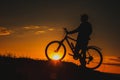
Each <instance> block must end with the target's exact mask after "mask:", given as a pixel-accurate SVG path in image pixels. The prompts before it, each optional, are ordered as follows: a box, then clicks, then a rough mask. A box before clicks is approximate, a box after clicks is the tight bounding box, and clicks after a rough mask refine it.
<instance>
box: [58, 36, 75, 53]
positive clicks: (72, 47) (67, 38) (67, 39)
mask: <svg viewBox="0 0 120 80" xmlns="http://www.w3.org/2000/svg"><path fill="white" fill-rule="evenodd" d="M69 39H70V40H73V41H77V40H75V39H73V38H71V37H69V36H68V35H67V34H66V35H65V37H64V38H63V39H62V40H61V41H60V43H61V44H63V42H64V41H65V40H66V42H67V44H68V45H69V47H70V49H71V50H72V52H73V53H74V46H72V44H71V43H70V42H69ZM60 46H61V45H59V47H58V49H59V48H60ZM58 49H57V50H58Z"/></svg>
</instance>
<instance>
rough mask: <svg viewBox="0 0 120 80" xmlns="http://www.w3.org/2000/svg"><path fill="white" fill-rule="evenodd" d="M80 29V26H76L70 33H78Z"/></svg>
mask: <svg viewBox="0 0 120 80" xmlns="http://www.w3.org/2000/svg"><path fill="white" fill-rule="evenodd" d="M79 30H80V27H78V28H76V29H74V30H72V31H69V32H68V34H73V33H77V32H79Z"/></svg>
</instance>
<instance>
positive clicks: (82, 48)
mask: <svg viewBox="0 0 120 80" xmlns="http://www.w3.org/2000/svg"><path fill="white" fill-rule="evenodd" d="M87 45H88V41H83V44H82V47H81V50H82V51H81V53H82V58H81V65H82V67H85V66H86V60H85V59H86V50H87Z"/></svg>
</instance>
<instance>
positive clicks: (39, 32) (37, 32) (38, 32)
mask: <svg viewBox="0 0 120 80" xmlns="http://www.w3.org/2000/svg"><path fill="white" fill-rule="evenodd" d="M42 33H45V31H36V32H35V34H36V35H38V34H42Z"/></svg>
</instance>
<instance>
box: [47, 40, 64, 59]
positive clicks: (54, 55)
mask: <svg viewBox="0 0 120 80" xmlns="http://www.w3.org/2000/svg"><path fill="white" fill-rule="evenodd" d="M45 55H46V57H47V59H48V60H62V59H63V58H64V57H65V55H66V48H65V46H64V44H62V43H60V41H52V42H50V43H49V44H48V45H47V46H46V49H45Z"/></svg>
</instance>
